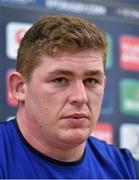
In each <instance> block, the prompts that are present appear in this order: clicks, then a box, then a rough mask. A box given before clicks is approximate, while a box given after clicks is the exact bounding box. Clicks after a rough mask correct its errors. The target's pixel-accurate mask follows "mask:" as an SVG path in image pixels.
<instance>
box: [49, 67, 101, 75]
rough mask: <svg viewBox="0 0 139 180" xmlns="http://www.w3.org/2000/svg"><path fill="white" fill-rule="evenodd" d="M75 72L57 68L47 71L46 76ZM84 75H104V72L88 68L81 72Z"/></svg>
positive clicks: (72, 73)
mask: <svg viewBox="0 0 139 180" xmlns="http://www.w3.org/2000/svg"><path fill="white" fill-rule="evenodd" d="M75 74H76V72H75V73H74V72H72V71H70V70H63V69H57V70H54V71H51V72H49V73H48V76H58V75H65V76H74V75H75ZM83 75H84V76H105V74H104V72H103V71H101V70H88V71H85V72H84V73H83Z"/></svg>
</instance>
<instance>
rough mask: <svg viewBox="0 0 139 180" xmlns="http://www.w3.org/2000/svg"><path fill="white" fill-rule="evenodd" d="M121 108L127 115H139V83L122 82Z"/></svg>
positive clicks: (126, 80) (131, 80)
mask: <svg viewBox="0 0 139 180" xmlns="http://www.w3.org/2000/svg"><path fill="white" fill-rule="evenodd" d="M120 106H121V111H122V112H123V113H125V114H131V115H139V81H138V80H135V79H123V80H122V81H121V82H120Z"/></svg>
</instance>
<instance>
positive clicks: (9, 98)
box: [6, 69, 17, 106]
mask: <svg viewBox="0 0 139 180" xmlns="http://www.w3.org/2000/svg"><path fill="white" fill-rule="evenodd" d="M13 71H14V69H10V70H8V71H7V76H6V82H7V83H6V84H7V91H6V98H7V103H8V105H10V106H16V105H17V101H16V100H15V99H14V98H13V96H12V95H11V93H10V91H9V81H8V79H9V76H10V74H11V73H12V72H13Z"/></svg>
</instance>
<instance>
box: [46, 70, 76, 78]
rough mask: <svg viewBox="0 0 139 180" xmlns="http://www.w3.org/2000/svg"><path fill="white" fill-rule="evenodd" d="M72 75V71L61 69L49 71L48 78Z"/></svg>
mask: <svg viewBox="0 0 139 180" xmlns="http://www.w3.org/2000/svg"><path fill="white" fill-rule="evenodd" d="M73 74H74V73H73V72H72V71H69V70H63V69H57V70H54V71H51V72H49V73H48V76H57V75H68V76H72V75H73Z"/></svg>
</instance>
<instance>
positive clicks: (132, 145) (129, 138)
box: [120, 123, 139, 160]
mask: <svg viewBox="0 0 139 180" xmlns="http://www.w3.org/2000/svg"><path fill="white" fill-rule="evenodd" d="M120 147H122V148H127V149H129V150H130V152H131V153H132V155H133V156H134V158H135V159H138V160H139V124H128V123H125V124H122V125H121V127H120Z"/></svg>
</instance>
